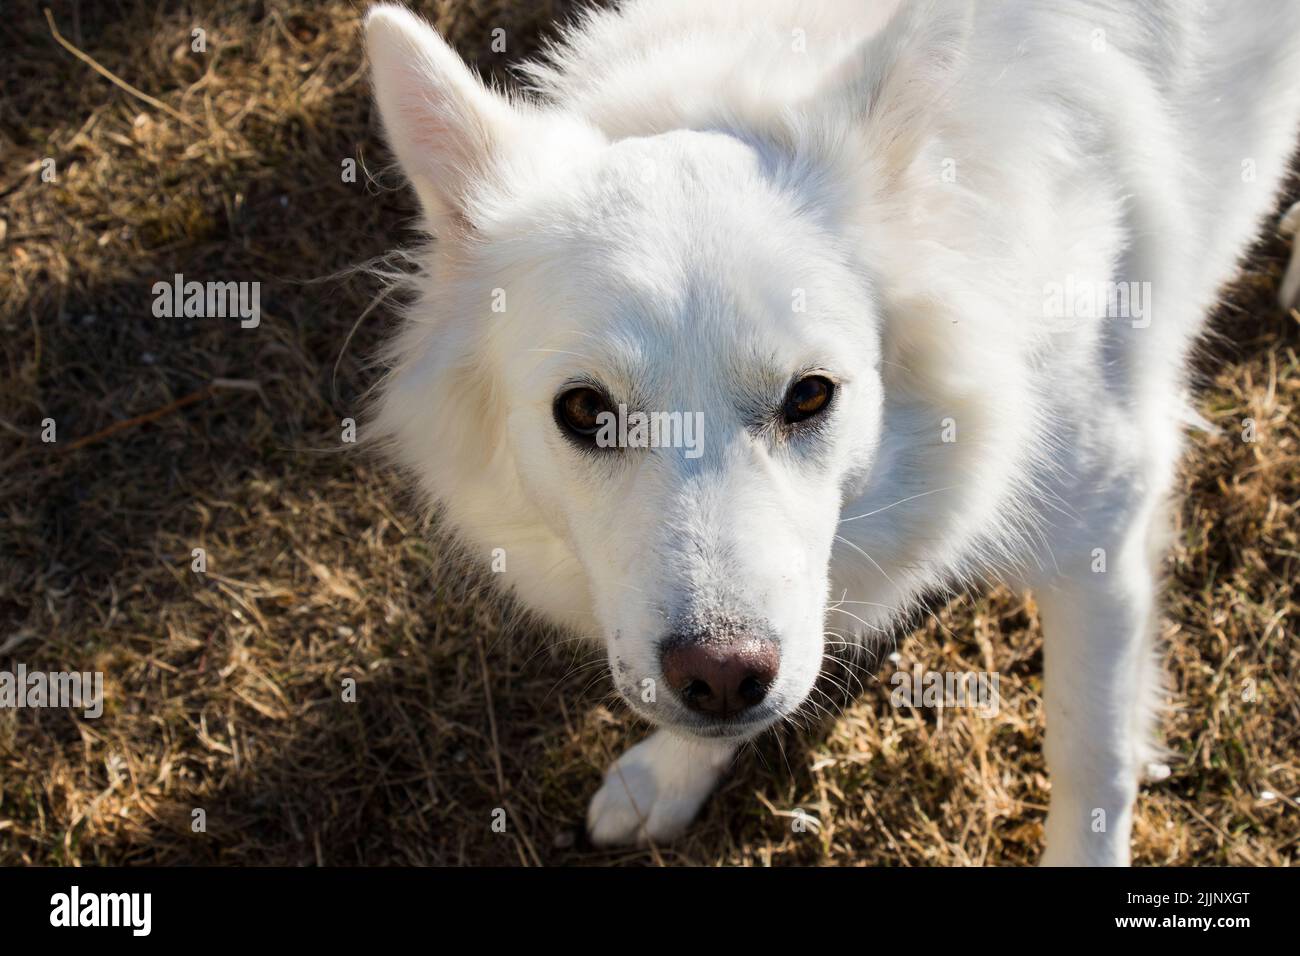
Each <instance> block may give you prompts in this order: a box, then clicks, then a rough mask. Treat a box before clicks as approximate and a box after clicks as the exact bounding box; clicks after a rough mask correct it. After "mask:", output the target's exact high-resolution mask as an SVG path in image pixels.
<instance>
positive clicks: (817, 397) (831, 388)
mask: <svg viewBox="0 0 1300 956" xmlns="http://www.w3.org/2000/svg"><path fill="white" fill-rule="evenodd" d="M834 394H835V384H834V383H833V382H832V381H831V380H830V379H828V378H823V377H822V376H821V375H809V376H808V377H807V378H801V379H799V381H797V382H795V383H794V384H793V385H791V386H790V391H789V393H788V394H787V395H786V396H785V408H784V409H783V412H784V415H785V422H786V424H787V425H793V424H795V423H796V422H802V421H805V420H806V419H809V418H812V417H813V416H814V415H818V414H820V413H821V412H823V411H825V410H826V406H828V405H829V404H830V403H831V396H832V395H834Z"/></svg>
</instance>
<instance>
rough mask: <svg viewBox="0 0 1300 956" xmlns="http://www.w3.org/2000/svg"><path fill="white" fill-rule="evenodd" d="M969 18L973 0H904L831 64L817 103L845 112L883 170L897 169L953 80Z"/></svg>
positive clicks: (912, 153) (928, 126) (918, 141)
mask: <svg viewBox="0 0 1300 956" xmlns="http://www.w3.org/2000/svg"><path fill="white" fill-rule="evenodd" d="M973 18H974V12H973V5H972V2H971V0H903V2H902V5H901V6H900V7H899V8H898V9H897V10H896V11H895V12H894V15H893V16H892V17H891V18H890V19H889V22H888V23H886V24H885V26H884V27H883V28H882V29H881V30H880V31H879V32H877V33H876V34H874V35H873V36H872V37H871V38H869V39H868V40H866V41H864V42H863V43H862V45H861V46H860V47H858V49H857V50H855V51H854V52H853V53H852V54H850V56H849V57H848V59H847V60H846V61H845V62H844V63H843V64H841V65H840V66H839V67H838V68H837V69H836V70H835V71H834V72H833V74H832V76H831V78H830V80H829V82H828V83H827V84H826V85H825V86H824V87H823V89H822V92H821V94H820V95H819V96H818V106H817V107H815V108H819V109H823V110H824V109H830V110H833V111H835V112H836V113H837V114H839V116H840V117H843V116H844V114H845V113H847V114H848V115H849V117H850V118H851V120H852V121H853V122H854V123H856V124H857V125H858V126H859V127H860V128H861V129H863V130H864V132H865V133H866V134H867V136H868V141H869V143H870V147H871V149H872V150H873V152H874V153H875V154H876V155H877V156H879V157H880V158H881V159H882V160H883V162H884V166H885V169H886V171H887V172H888V173H890V174H891V175H897V174H899V173H901V172H902V171H903V170H904V169H906V167H907V165H908V164H909V163H910V162H911V160H912V159H913V158H914V157H915V156H916V154H917V152H918V150H919V149H920V146H921V144H922V142H924V140H925V138H926V136H927V134H928V133H929V132H930V130H931V128H932V126H933V123H934V119H935V114H936V113H937V112H938V111H939V110H940V109H941V105H942V101H943V99H944V96H945V95H946V94H947V92H948V90H949V89H950V88H951V87H952V85H953V84H954V83H955V82H956V81H957V76H958V73H959V72H960V69H961V65H962V63H963V61H964V58H965V52H966V45H967V41H968V40H969V38H970V34H971V26H972V21H973Z"/></svg>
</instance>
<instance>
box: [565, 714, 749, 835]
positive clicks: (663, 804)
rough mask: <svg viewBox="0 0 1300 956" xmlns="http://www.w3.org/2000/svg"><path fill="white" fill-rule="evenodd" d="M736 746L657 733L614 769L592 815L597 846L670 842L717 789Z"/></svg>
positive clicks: (589, 821) (590, 811)
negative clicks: (714, 789) (715, 788)
mask: <svg viewBox="0 0 1300 956" xmlns="http://www.w3.org/2000/svg"><path fill="white" fill-rule="evenodd" d="M735 752H736V748H735V745H734V744H731V743H724V742H718V741H706V740H690V739H686V738H684V737H675V736H673V735H672V734H669V733H668V732H666V731H663V730H660V731H656V732H655V733H654V734H653V735H651V736H650V737H648V738H647V739H645V740H643V741H641V743H639V744H637V745H636V746H635V747H633V748H632V749H631V750H629V751H628V752H627V753H625V754H623V756H621V757H619V758H618V760H616V761H614V764H613V765H612V766H611V767H610V768H609V771H608V772H607V773H606V774H605V782H604V784H603V785H602V786H601V788H600V789H599V790H598V791H596V795H595V796H594V797H592V799H591V806H590V808H588V810H587V832H588V833H589V834H590V835H591V840H592V842H593V843H595V844H596V845H597V846H614V845H617V844H623V843H639V844H642V845H644V844H645V843H647V842H649V841H654V842H656V843H658V842H663V841H667V840H671V839H673V838H674V837H676V836H677V835H679V834H680V833H682V831H684V830H685V829H686V828H687V827H688V826H690V823H691V821H692V820H694V819H695V815H696V814H697V813H698V812H699V810H700V807H701V806H702V805H703V803H704V800H705V798H707V797H708V795H709V794H710V793H711V792H712V790H713V788H714V787H715V786H717V783H718V781H719V780H720V779H721V778H722V774H723V772H724V771H725V770H726V769H727V766H728V765H729V764H730V763H731V757H732V755H733V754H734V753H735Z"/></svg>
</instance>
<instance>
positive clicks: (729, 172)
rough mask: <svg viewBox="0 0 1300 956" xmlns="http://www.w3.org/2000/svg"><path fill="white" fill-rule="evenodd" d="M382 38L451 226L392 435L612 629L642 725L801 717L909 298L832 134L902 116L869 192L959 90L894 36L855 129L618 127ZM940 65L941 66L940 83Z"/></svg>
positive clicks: (405, 369) (480, 525)
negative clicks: (851, 198)
mask: <svg viewBox="0 0 1300 956" xmlns="http://www.w3.org/2000/svg"><path fill="white" fill-rule="evenodd" d="M894 29H895V30H898V29H901V28H899V27H897V26H895V28H894ZM367 40H368V47H369V54H370V57H371V61H372V66H373V70H374V78H375V87H376V96H377V101H378V104H379V107H380V112H381V114H382V118H383V122H384V126H385V129H386V132H387V135H388V137H389V140H390V143H391V145H392V147H393V149H394V152H395V153H396V155H397V158H398V160H399V161H400V163H401V165H402V168H403V170H404V172H405V174H406V175H407V177H408V178H409V179H410V181H411V182H412V184H413V185H414V187H415V189H416V191H417V193H418V195H419V197H420V200H421V205H422V207H423V212H424V215H425V222H424V227H425V228H426V230H427V231H428V232H429V233H431V234H432V235H435V236H436V237H437V239H438V241H437V244H436V246H435V247H433V248H432V249H431V251H430V252H429V253H428V254H427V256H426V257H425V260H424V262H423V269H422V273H421V276H420V278H419V284H420V289H419V294H418V295H417V296H416V297H415V300H414V302H413V304H412V306H411V307H410V309H409V314H408V317H407V322H406V324H405V326H404V329H403V331H402V332H401V334H400V335H399V337H398V338H397V340H396V342H395V344H394V346H393V349H392V352H391V356H390V358H391V362H392V366H393V371H392V374H391V376H390V378H389V380H388V381H387V383H386V386H385V388H384V391H383V394H382V398H381V401H380V406H379V411H378V416H377V422H376V425H377V430H378V431H379V432H380V433H381V434H382V435H383V436H384V437H385V438H386V439H387V440H388V441H390V442H391V444H392V445H393V447H394V449H395V450H396V453H397V454H398V456H399V457H400V458H401V460H402V461H403V462H405V463H406V464H407V465H408V466H409V467H411V469H412V470H413V471H414V472H415V473H416V474H417V475H418V476H419V478H420V480H421V482H422V484H423V488H424V490H425V492H426V493H427V495H428V497H429V499H430V501H432V502H436V503H437V504H438V505H440V506H441V507H442V509H443V510H444V512H445V514H446V516H447V518H448V519H449V520H450V523H451V524H452V525H453V526H454V527H455V528H456V529H457V530H458V531H459V533H460V534H461V536H462V537H463V538H464V539H465V540H466V541H467V543H468V544H469V546H470V547H471V548H472V549H474V550H475V551H476V552H478V555H479V557H481V558H482V560H483V561H484V562H487V563H490V564H491V566H492V569H493V571H495V572H498V573H500V574H501V575H502V576H503V578H504V579H505V580H506V581H507V582H508V584H509V585H510V586H511V587H512V588H513V590H514V591H515V592H516V593H517V594H518V596H519V597H520V598H521V599H522V600H523V602H524V603H525V604H526V605H527V606H529V607H531V608H533V609H535V610H538V611H540V612H542V613H543V614H544V615H545V616H546V617H547V618H549V619H550V620H553V621H556V622H559V623H562V624H564V625H567V626H569V627H570V628H573V629H577V630H580V631H583V632H586V633H589V634H592V635H593V636H597V637H599V638H600V639H603V641H604V643H605V647H606V649H607V651H608V655H609V659H610V666H611V672H612V675H613V678H614V682H615V684H616V685H617V687H618V689H619V691H620V692H621V693H622V694H623V696H624V697H625V698H626V700H627V701H628V703H629V704H630V705H631V706H632V707H633V708H634V709H635V710H636V711H637V712H639V713H641V714H643V715H645V716H647V717H649V718H650V719H652V720H655V721H657V722H661V723H667V724H670V725H673V726H675V727H678V728H681V729H684V730H688V731H691V732H694V733H697V734H701V735H748V734H751V733H753V732H754V731H756V730H757V729H760V728H761V727H763V726H766V725H767V724H769V723H771V722H773V721H774V720H777V719H779V718H780V717H782V716H784V715H786V714H789V713H790V712H791V711H793V710H794V709H795V708H796V707H798V706H799V705H800V704H801V703H802V702H803V700H804V699H805V697H806V695H807V694H808V693H809V691H810V689H811V687H812V685H813V683H814V681H815V679H816V677H817V675H818V673H819V670H820V667H821V663H822V656H823V647H824V637H823V634H824V617H825V614H826V608H827V597H828V591H829V579H828V564H829V562H830V557H831V551H832V547H833V543H834V541H835V538H836V528H837V522H838V521H839V520H840V512H841V506H842V504H843V503H844V501H845V500H846V497H847V496H849V495H851V494H854V493H856V492H857V491H859V490H860V489H861V486H862V484H863V482H864V481H865V480H866V478H867V476H868V475H869V473H870V472H871V469H872V467H873V464H874V463H875V461H876V459H877V457H878V454H879V450H880V444H881V421H882V409H883V407H884V397H883V394H882V375H881V368H882V359H883V356H882V339H881V324H882V320H881V317H880V315H879V296H878V295H877V290H876V289H875V287H874V286H875V283H874V279H873V276H872V275H871V274H870V273H869V272H868V270H867V269H866V268H864V267H863V265H862V263H861V261H860V257H859V254H858V250H859V249H860V247H861V245H862V242H863V235H862V231H863V225H862V222H861V219H860V217H857V216H856V215H854V214H852V213H850V212H849V211H848V210H846V209H844V208H837V206H836V203H835V202H832V201H831V199H830V197H831V196H832V195H834V196H837V197H838V198H839V199H840V200H841V201H843V200H844V199H845V195H846V194H845V192H844V191H843V190H842V189H840V188H839V185H838V184H837V182H836V176H837V175H838V171H837V170H836V169H835V168H834V161H832V159H831V158H830V157H831V155H832V151H831V149H830V146H829V145H828V144H829V143H830V141H832V140H836V139H837V138H842V128H843V127H844V126H852V125H853V124H854V123H862V124H863V125H864V128H865V127H866V126H867V125H869V124H867V122H866V119H865V115H866V113H867V112H875V113H879V114H880V116H878V117H877V120H876V127H875V129H874V133H873V135H872V136H868V135H867V134H866V132H865V131H864V133H863V135H862V137H861V138H860V139H859V140H858V141H859V142H860V143H861V144H862V145H863V146H864V148H871V149H873V150H874V153H873V156H874V157H875V158H874V159H871V160H870V161H869V162H868V161H866V160H861V159H860V160H859V163H858V164H857V166H855V169H854V176H853V177H851V178H859V177H861V176H862V175H864V174H866V175H870V174H871V173H872V172H873V171H874V172H875V174H876V176H877V177H878V179H879V180H880V182H877V183H876V186H877V187H879V186H880V183H881V182H883V181H884V180H886V179H887V178H888V177H889V176H890V175H892V174H893V171H895V167H897V166H898V165H899V164H900V163H902V162H903V160H902V159H901V158H900V157H901V155H902V153H903V152H905V151H907V150H908V149H910V148H911V147H910V146H909V143H908V142H907V132H906V130H905V129H904V127H905V126H907V125H908V124H909V123H911V122H912V121H913V120H914V119H915V115H914V114H915V112H916V110H918V109H920V108H921V106H920V105H919V104H921V103H923V101H924V100H925V99H926V98H927V97H929V96H931V95H932V91H928V90H926V89H918V88H917V84H915V83H914V82H903V81H901V80H898V79H897V78H896V77H893V76H892V74H891V72H890V70H889V69H888V68H889V67H891V66H892V65H895V64H896V63H897V61H899V60H900V59H905V57H904V56H903V52H904V48H903V47H902V46H901V45H900V44H899V42H898V37H892V38H886V40H882V41H881V50H882V51H884V50H887V51H889V54H890V55H889V56H888V57H883V55H882V56H877V57H874V58H873V57H867V66H865V67H863V69H862V71H861V76H857V75H855V77H853V78H852V82H851V83H849V82H848V81H847V80H846V79H845V78H844V77H839V78H835V79H834V80H833V81H832V82H834V83H837V84H839V85H845V84H846V83H847V84H848V85H849V86H855V85H856V88H855V90H854V91H853V95H852V96H850V95H848V94H844V95H842V96H840V98H839V99H840V102H839V104H838V105H837V104H836V102H835V100H836V97H835V96H828V100H829V101H830V102H828V103H827V104H824V105H823V106H822V107H820V108H821V109H824V110H827V111H834V110H836V109H839V110H841V111H842V112H843V113H844V114H845V115H844V117H842V118H841V119H842V123H838V124H837V123H832V122H831V121H830V120H828V119H827V117H826V116H822V117H813V118H811V119H808V118H805V119H804V120H802V121H801V120H800V118H799V117H794V118H792V117H790V116H788V115H787V116H774V117H773V118H772V122H771V123H770V125H769V126H768V128H766V129H763V128H752V127H751V128H748V129H745V130H742V131H737V130H736V129H728V128H726V127H725V126H721V125H720V126H719V127H718V128H717V129H711V130H710V129H698V130H675V131H668V132H663V133H659V134H657V135H647V136H643V137H636V138H622V139H618V140H616V141H610V139H609V138H607V137H606V136H605V135H603V134H602V133H601V132H600V131H598V130H597V129H595V128H593V127H592V126H591V125H589V124H588V123H586V122H584V121H583V120H582V119H581V118H579V117H576V116H573V115H567V114H565V113H564V112H561V111H557V110H552V109H548V108H542V107H537V106H533V105H529V104H524V103H519V102H511V101H509V100H508V99H506V98H505V97H503V96H501V95H499V94H497V93H495V92H492V91H490V90H488V89H486V88H485V87H484V86H483V85H482V84H481V83H480V82H479V81H478V79H477V78H476V77H474V76H473V74H472V73H471V72H470V71H469V70H468V69H467V67H466V66H465V65H464V63H463V62H462V61H461V60H460V59H459V58H458V57H457V56H456V54H455V53H454V52H453V51H452V50H451V49H450V48H449V47H448V46H447V45H446V44H445V43H444V42H443V41H442V40H441V39H440V38H439V37H438V36H437V35H436V34H435V33H434V32H433V31H432V30H431V29H430V28H428V27H427V26H426V25H425V24H423V23H422V22H421V21H419V20H418V19H417V18H415V17H413V16H411V15H410V14H407V13H405V12H404V11H401V10H399V9H397V8H391V7H383V8H378V9H377V10H375V11H372V13H371V14H370V16H369V17H368V19H367ZM936 43H937V41H936ZM939 49H942V43H937V45H935V47H934V50H939ZM934 50H931V51H930V52H929V53H927V54H925V55H922V54H920V53H917V52H915V51H914V52H913V54H912V56H913V58H914V59H915V60H916V61H917V62H918V63H922V62H923V63H925V64H926V67H925V68H926V69H934V68H935V67H934V64H935V63H936V62H939V60H940V59H941V58H939V57H937V56H935V55H934ZM927 57H928V59H927ZM878 61H883V62H878ZM914 100H915V101H916V102H915V103H913V101H914ZM864 104H865V105H864ZM914 106H915V109H913V107H914ZM760 125H761V124H760ZM873 143H874V145H873ZM840 145H841V146H842V145H843V144H840ZM836 155H838V154H836Z"/></svg>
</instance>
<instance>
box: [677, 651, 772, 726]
mask: <svg viewBox="0 0 1300 956" xmlns="http://www.w3.org/2000/svg"><path fill="white" fill-rule="evenodd" d="M660 662H661V664H662V666H663V670H664V677H665V678H666V679H667V681H668V686H670V687H671V688H672V689H673V691H674V692H676V694H677V696H678V697H679V698H680V699H681V701H682V703H684V704H685V705H686V706H687V707H689V708H690V709H691V710H694V711H696V712H698V713H701V714H708V715H710V716H713V717H734V716H735V715H737V714H739V713H741V712H742V711H745V710H748V709H749V708H750V707H753V706H754V705H755V704H757V703H759V702H760V701H761V700H762V699H763V698H764V697H766V696H767V691H768V689H769V688H770V687H771V686H772V682H773V681H775V680H776V672H777V669H778V668H779V667H780V665H781V651H780V648H778V647H777V645H776V642H775V641H773V640H772V639H771V638H769V637H765V636H763V635H761V634H756V633H753V632H745V633H739V634H735V635H729V636H726V637H719V636H716V635H703V636H699V637H697V636H692V635H681V634H675V635H673V636H671V637H669V638H668V639H667V640H665V641H664V644H663V653H662V657H661V660H660Z"/></svg>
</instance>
